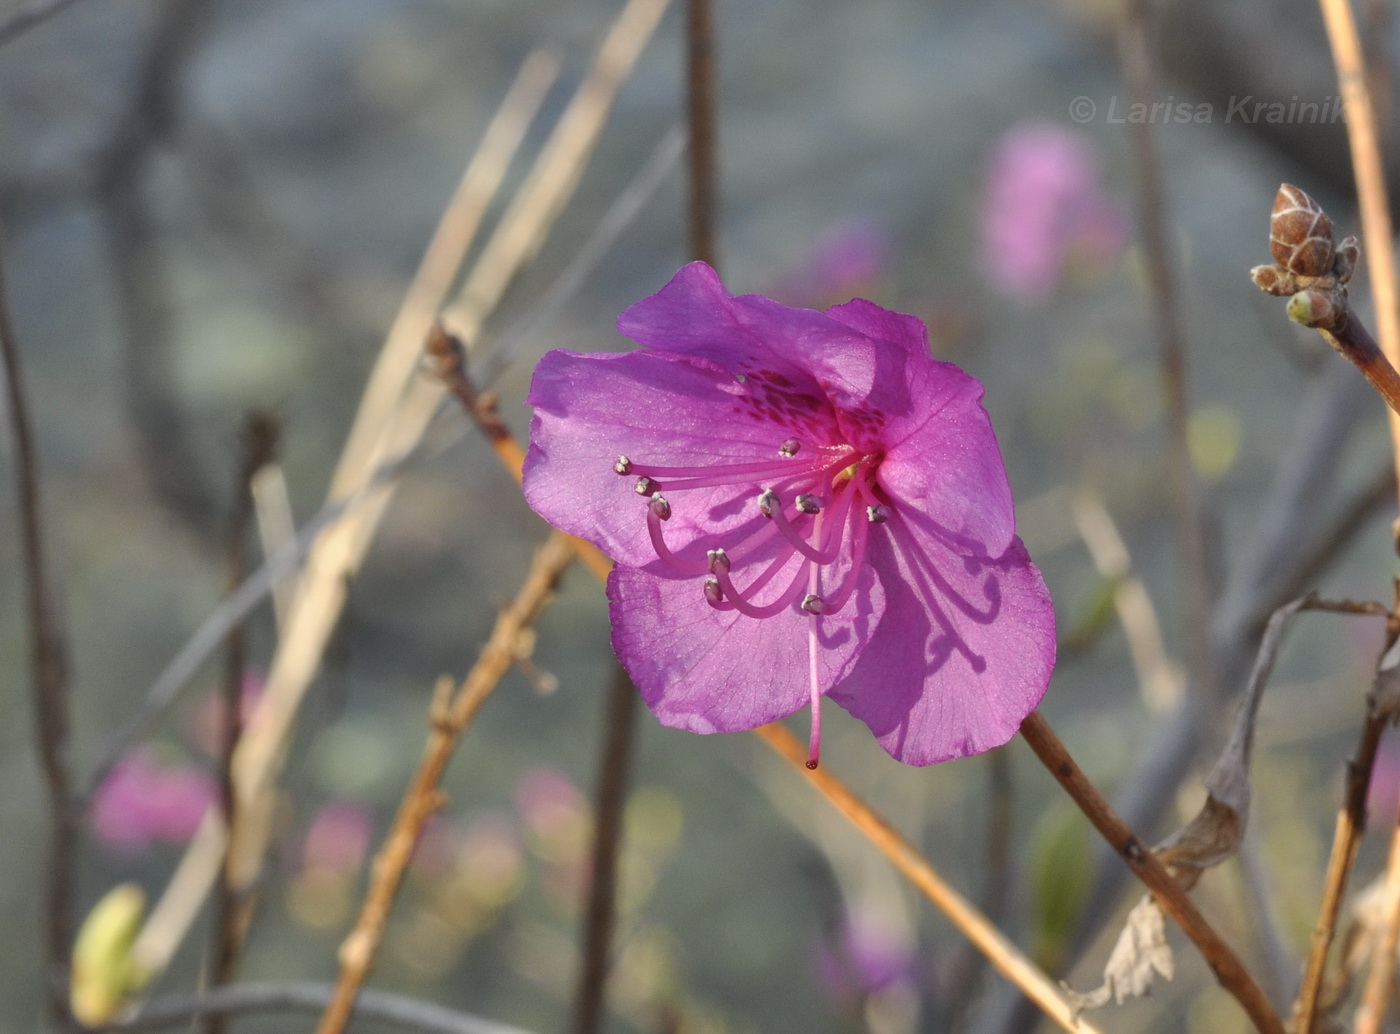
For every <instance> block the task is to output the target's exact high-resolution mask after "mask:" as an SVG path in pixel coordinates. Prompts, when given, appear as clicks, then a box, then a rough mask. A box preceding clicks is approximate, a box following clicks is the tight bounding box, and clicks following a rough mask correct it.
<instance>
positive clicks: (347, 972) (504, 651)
mask: <svg viewBox="0 0 1400 1034" xmlns="http://www.w3.org/2000/svg"><path fill="white" fill-rule="evenodd" d="M573 560H574V549H573V546H572V544H571V543H570V540H569V537H568V536H567V535H564V534H563V533H562V532H557V531H556V532H552V533H551V534H550V536H549V538H548V539H547V540H546V541H545V543H544V545H543V546H541V547H540V549H539V551H538V552H537V553H536V554H535V560H534V563H533V564H532V565H531V567H530V571H529V574H527V575H526V577H525V582H524V584H523V585H521V587H520V591H519V592H518V593H517V594H516V597H515V599H514V600H513V601H512V602H511V604H510V605H509V606H508V607H506V609H505V610H503V611H502V612H501V614H500V616H499V617H498V618H497V619H496V625H495V627H494V628H493V629H492V631H491V636H490V638H489V639H488V640H487V642H486V645H485V646H484V647H483V648H482V651H481V656H480V657H479V658H478V659H477V662H476V664H475V665H473V666H472V670H471V671H470V672H469V673H468V674H467V677H466V679H464V680H463V682H462V685H461V687H460V688H459V689H458V690H457V692H456V693H455V694H451V695H450V696H449V694H450V693H451V683H450V681H447V680H444V681H442V682H440V683H439V685H438V691H437V693H436V694H435V695H434V698H433V699H434V705H433V713H432V727H431V730H430V732H429V734H428V743H427V746H426V747H425V748H424V751H423V758H422V760H421V761H420V762H419V765H418V771H417V773H416V774H415V775H414V777H413V781H412V783H410V784H409V787H408V789H407V790H406V791H405V792H404V796H403V800H402V802H401V803H400V804H399V810H398V814H397V815H396V816H395V817H394V825H393V827H392V828H391V829H390V831H389V834H388V836H387V837H386V838H385V840H384V844H383V846H382V847H381V848H380V849H379V853H378V855H377V856H376V857H375V860H374V868H373V873H372V876H371V880H370V885H369V889H368V890H367V891H366V893H365V900H364V904H363V905H362V906H361V908H360V915H359V918H358V920H357V921H356V923H355V928H354V930H352V931H351V933H350V936H348V937H347V938H346V939H345V942H344V943H343V944H342V945H341V949H340V979H339V980H338V982H337V983H336V989H335V995H334V997H333V998H332V1000H331V1002H330V1004H329V1005H328V1006H327V1007H326V1011H325V1013H324V1014H323V1015H322V1017H321V1022H320V1025H319V1026H318V1027H317V1034H340V1032H341V1031H343V1030H344V1029H345V1025H346V1023H347V1022H348V1021H349V1019H350V1013H351V1011H352V1010H353V1009H354V1006H355V996H356V994H358V992H359V989H360V985H361V984H363V983H364V981H365V978H366V977H367V976H368V975H369V972H370V970H371V969H372V968H373V966H374V958H375V954H376V952H377V950H378V947H379V940H380V938H381V937H382V935H383V933H384V925H385V923H386V922H387V921H388V918H389V910H390V908H391V907H392V906H393V903H394V897H395V895H396V894H397V892H398V889H399V885H400V883H401V882H402V880H403V875H404V872H405V870H406V869H407V868H408V862H409V859H410V858H411V857H412V855H413V848H414V845H415V844H417V842H418V837H419V834H420V833H421V832H422V829H423V826H424V824H425V823H426V822H427V821H428V819H429V818H430V817H431V816H432V814H433V813H434V812H435V811H437V809H438V807H439V806H440V805H441V803H442V797H443V795H442V791H441V790H440V789H439V788H438V783H439V781H440V780H441V778H442V773H443V770H444V769H445V768H446V767H447V762H448V760H449V759H450V758H451V757H452V752H453V750H454V749H455V748H456V746H457V741H458V739H459V738H460V737H461V735H462V733H463V732H464V731H465V730H466V728H467V726H468V725H470V724H471V721H472V719H473V718H475V717H476V713H477V711H478V710H479V709H480V708H481V705H482V704H483V703H485V701H486V698H487V697H488V696H490V695H491V692H492V691H493V690H494V689H495V688H496V685H497V683H498V682H499V681H500V679H501V676H503V675H504V674H505V673H506V671H507V669H509V668H510V666H511V664H513V663H514V662H515V659H516V656H517V655H518V653H519V648H520V637H521V635H522V634H523V633H524V632H525V630H526V629H528V628H529V627H530V626H531V625H532V624H533V623H534V622H535V620H536V619H537V618H538V617H539V615H540V614H541V612H543V610H544V608H545V607H546V606H547V605H548V603H549V601H550V599H551V598H552V596H553V595H554V590H555V588H556V587H557V586H558V584H559V579H560V578H561V577H562V576H563V573H564V569H565V568H567V567H568V566H569V564H570V563H571V562H572V561H573Z"/></svg>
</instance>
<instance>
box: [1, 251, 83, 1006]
mask: <svg viewBox="0 0 1400 1034" xmlns="http://www.w3.org/2000/svg"><path fill="white" fill-rule="evenodd" d="M0 351H3V353H4V364H5V366H4V370H5V376H4V380H5V391H6V399H5V402H6V409H7V410H8V411H9V414H10V433H11V436H12V439H13V442H14V452H15V498H16V500H17V503H18V509H19V541H20V549H21V562H22V564H23V566H24V579H25V589H26V592H27V596H28V601H27V602H28V607H29V637H30V638H29V643H30V665H31V674H32V678H33V680H34V686H33V692H34V717H35V721H36V725H37V740H38V749H39V761H40V764H41V767H42V768H43V774H44V788H45V790H46V791H47V794H48V804H49V816H48V818H49V825H48V862H47V864H46V870H47V876H48V888H47V892H46V894H45V899H46V900H45V923H46V929H45V948H46V952H47V964H46V968H45V978H46V984H47V986H46V988H45V990H46V992H47V993H46V996H45V997H46V998H47V1000H48V1009H49V1013H50V1017H51V1019H52V1020H53V1022H54V1024H55V1025H56V1026H62V1025H63V1024H64V1023H66V1021H67V1019H68V1016H69V1012H68V979H67V975H68V953H69V951H70V948H71V941H72V936H73V889H74V869H73V863H74V861H75V860H76V859H75V857H74V855H75V854H76V848H77V841H78V830H77V820H78V814H79V812H78V810H77V809H76V808H75V807H74V804H73V801H72V786H73V775H72V770H71V768H70V758H69V749H70V744H69V729H68V719H69V716H68V709H69V702H68V642H67V636H66V635H65V633H64V630H63V621H62V618H61V615H60V609H59V603H58V601H57V599H56V598H55V596H54V594H53V590H52V588H51V586H50V582H49V574H48V560H47V557H46V553H45V549H44V531H43V528H44V518H43V512H44V508H43V497H42V493H41V490H40V485H39V458H38V455H37V452H36V449H35V445H34V435H33V430H32V428H31V426H30V417H29V402H28V398H27V396H26V395H25V390H24V375H23V372H22V371H21V369H20V356H19V341H18V340H17V339H16V337H15V328H14V325H13V323H12V322H11V320H10V308H9V301H8V297H7V293H6V288H5V277H4V269H3V263H0Z"/></svg>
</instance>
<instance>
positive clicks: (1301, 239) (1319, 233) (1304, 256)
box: [1269, 183, 1334, 276]
mask: <svg viewBox="0 0 1400 1034" xmlns="http://www.w3.org/2000/svg"><path fill="white" fill-rule="evenodd" d="M1269 252H1270V253H1271V254H1272V255H1273V256H1274V258H1275V259H1276V260H1277V261H1278V264H1279V265H1280V266H1282V267H1283V268H1284V269H1286V270H1287V271H1288V272H1290V273H1292V274H1294V275H1295V276H1326V275H1327V274H1329V273H1331V272H1332V258H1333V254H1334V252H1333V243H1332V220H1331V219H1329V218H1328V217H1327V213H1326V212H1324V211H1323V210H1322V206H1321V205H1319V204H1318V203H1317V202H1316V201H1314V200H1313V199H1312V198H1310V197H1309V196H1308V195H1307V194H1305V193H1304V192H1303V191H1301V190H1299V189H1298V188H1297V187H1295V186H1292V185H1291V184H1288V183H1285V184H1284V185H1283V186H1281V187H1279V188H1278V194H1277V195H1276V196H1275V197H1274V208H1273V215H1272V216H1271V218H1270V219H1269Z"/></svg>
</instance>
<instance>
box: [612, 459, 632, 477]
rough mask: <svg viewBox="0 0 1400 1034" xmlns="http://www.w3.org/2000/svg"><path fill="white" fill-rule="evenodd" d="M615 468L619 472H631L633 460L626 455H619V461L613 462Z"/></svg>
mask: <svg viewBox="0 0 1400 1034" xmlns="http://www.w3.org/2000/svg"><path fill="white" fill-rule="evenodd" d="M613 470H615V471H617V472H618V473H619V474H630V473H632V461H631V460H629V459H628V458H627V457H626V456H619V457H618V458H617V462H616V463H614V464H613Z"/></svg>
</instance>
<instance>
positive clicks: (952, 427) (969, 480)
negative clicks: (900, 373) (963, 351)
mask: <svg viewBox="0 0 1400 1034" xmlns="http://www.w3.org/2000/svg"><path fill="white" fill-rule="evenodd" d="M921 372H922V373H923V374H924V376H922V377H921V378H920V379H919V384H918V394H919V397H920V400H921V409H922V413H921V414H920V415H921V417H922V420H921V421H920V422H919V423H917V424H914V423H913V421H909V422H906V423H905V425H904V426H902V427H900V428H898V429H894V433H902V435H903V437H902V438H901V439H900V440H899V441H898V443H897V444H895V445H894V446H893V447H892V448H890V450H889V452H888V453H887V454H886V456H885V461H884V463H883V464H881V466H880V485H881V487H882V488H883V489H884V490H885V492H886V493H887V494H888V495H889V497H890V499H891V500H892V501H893V502H894V504H895V506H896V507H897V508H901V509H908V508H913V509H914V510H917V511H918V512H919V513H920V514H922V515H923V516H925V517H927V518H928V519H929V521H930V522H931V526H929V531H930V532H936V533H941V534H942V535H943V536H944V537H945V539H946V541H947V542H948V544H949V545H950V546H951V547H952V548H953V550H954V551H955V552H957V553H961V554H964V555H980V556H988V557H998V556H1001V555H1002V553H1004V552H1005V551H1006V549H1007V547H1008V546H1010V544H1011V540H1012V538H1013V537H1014V536H1015V534H1016V510H1015V504H1014V502H1013V501H1012V498H1011V485H1010V484H1009V483H1008V481H1007V480H1006V465H1005V464H1004V463H1003V462H1002V458H1001V448H1000V447H999V446H998V445H997V439H996V433H995V432H994V431H993V430H992V421H991V418H990V417H989V416H988V415H987V411H986V410H985V409H983V408H982V384H981V382H979V381H978V380H977V379H976V378H974V377H970V376H968V375H967V374H965V373H963V372H962V371H961V370H959V369H958V368H957V367H956V366H953V365H952V364H951V363H942V362H937V361H936V360H930V367H929V369H927V370H926V371H921ZM924 407H926V408H924ZM934 526H936V527H934Z"/></svg>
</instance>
